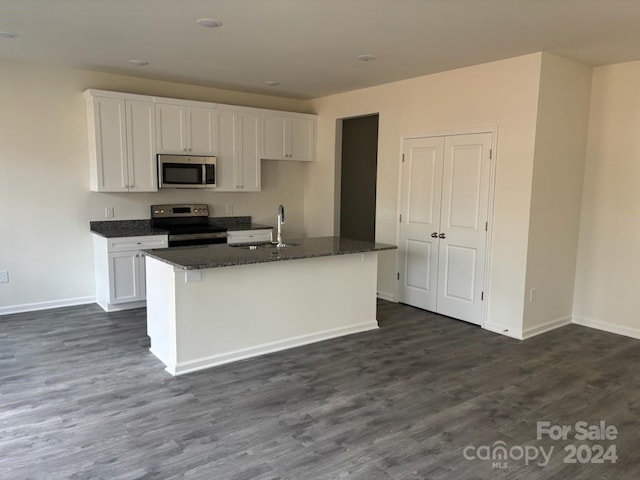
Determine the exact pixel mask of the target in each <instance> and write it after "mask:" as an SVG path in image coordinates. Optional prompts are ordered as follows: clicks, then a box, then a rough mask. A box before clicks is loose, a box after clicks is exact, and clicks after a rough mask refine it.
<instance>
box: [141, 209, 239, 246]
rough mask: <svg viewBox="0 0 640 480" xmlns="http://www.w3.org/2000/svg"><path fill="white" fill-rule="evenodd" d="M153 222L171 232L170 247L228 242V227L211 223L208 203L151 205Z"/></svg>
mask: <svg viewBox="0 0 640 480" xmlns="http://www.w3.org/2000/svg"><path fill="white" fill-rule="evenodd" d="M151 224H152V225H153V226H154V227H157V228H162V229H164V230H167V231H168V232H169V246H170V247H182V246H187V245H207V244H211V243H227V229H226V228H222V227H217V226H214V225H210V224H209V206H208V205H204V204H197V203H193V204H178V205H151Z"/></svg>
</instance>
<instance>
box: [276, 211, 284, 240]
mask: <svg viewBox="0 0 640 480" xmlns="http://www.w3.org/2000/svg"><path fill="white" fill-rule="evenodd" d="M276 219H277V221H278V243H277V244H276V247H284V246H285V244H284V242H283V241H282V224H283V223H284V205H280V206H279V207H278V216H277V217H276Z"/></svg>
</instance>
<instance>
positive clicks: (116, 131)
mask: <svg viewBox="0 0 640 480" xmlns="http://www.w3.org/2000/svg"><path fill="white" fill-rule="evenodd" d="M93 115H94V118H93V122H90V125H89V128H93V129H94V130H95V158H93V159H92V161H94V162H95V165H94V168H95V173H94V174H93V178H92V179H91V189H92V190H94V191H98V192H126V191H127V183H128V178H127V127H126V113H125V101H124V100H121V99H118V98H106V97H94V98H93ZM91 123H92V124H91ZM92 155H94V153H93V152H92Z"/></svg>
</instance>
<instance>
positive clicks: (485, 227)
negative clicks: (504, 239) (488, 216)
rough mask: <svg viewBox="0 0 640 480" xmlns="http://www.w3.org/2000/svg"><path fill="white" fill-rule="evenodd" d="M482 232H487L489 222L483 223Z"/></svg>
mask: <svg viewBox="0 0 640 480" xmlns="http://www.w3.org/2000/svg"><path fill="white" fill-rule="evenodd" d="M484 231H485V232H488V231H489V222H484Z"/></svg>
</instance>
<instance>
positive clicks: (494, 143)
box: [393, 125, 498, 328]
mask: <svg viewBox="0 0 640 480" xmlns="http://www.w3.org/2000/svg"><path fill="white" fill-rule="evenodd" d="M475 133H490V134H491V151H492V155H491V159H490V162H489V164H490V168H489V208H488V210H487V218H488V219H489V230H488V231H487V248H486V251H485V258H484V262H485V269H484V305H483V306H482V324H481V327H482V328H485V325H486V324H487V318H488V312H489V308H488V307H489V298H490V297H491V292H490V286H491V268H490V266H491V252H492V248H491V247H492V245H493V225H494V219H493V212H494V197H495V184H496V170H497V169H496V165H497V159H498V126H497V125H494V126H487V127H475V128H461V129H454V130H436V131H431V132H428V133H422V134H421V133H412V134H407V135H402V136H401V137H400V146H399V151H400V155H399V156H398V195H397V198H396V245H399V242H400V212H401V211H402V210H401V209H402V175H403V173H404V172H403V168H404V167H403V162H402V152H403V146H404V141H405V140H409V139H413V138H426V137H447V136H453V135H467V134H475ZM399 262H400V255H398V254H397V253H396V272H399V271H400V263H399ZM398 288H399V282H398V281H396V283H395V288H394V290H393V295H394V297H395V299H396V301H398V298H400V296H399V294H398Z"/></svg>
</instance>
